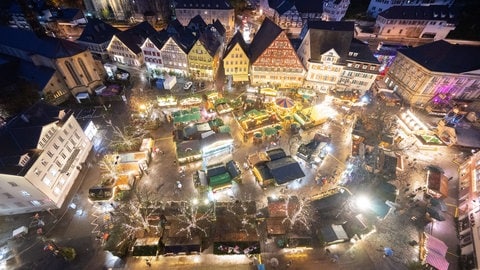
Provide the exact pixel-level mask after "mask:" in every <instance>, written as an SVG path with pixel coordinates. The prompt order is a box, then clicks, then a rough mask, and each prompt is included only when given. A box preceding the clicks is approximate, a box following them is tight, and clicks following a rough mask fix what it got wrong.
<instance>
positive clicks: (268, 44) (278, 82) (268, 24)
mask: <svg viewBox="0 0 480 270" xmlns="http://www.w3.org/2000/svg"><path fill="white" fill-rule="evenodd" d="M250 63H251V67H250V73H251V76H250V83H251V84H252V85H267V84H270V85H272V86H276V87H280V88H287V87H288V88H290V87H300V86H302V84H303V79H304V77H305V68H304V66H303V64H302V62H301V61H300V59H299V58H298V56H297V54H296V52H295V49H294V48H293V46H292V44H291V43H290V40H289V39H288V37H287V34H286V33H285V32H284V31H283V30H282V28H280V27H279V26H278V25H276V24H275V23H274V22H273V21H272V20H270V19H268V18H265V20H264V21H263V23H262V25H261V26H260V29H259V30H258V32H257V34H256V35H255V37H254V38H253V41H252V43H251V44H250Z"/></svg>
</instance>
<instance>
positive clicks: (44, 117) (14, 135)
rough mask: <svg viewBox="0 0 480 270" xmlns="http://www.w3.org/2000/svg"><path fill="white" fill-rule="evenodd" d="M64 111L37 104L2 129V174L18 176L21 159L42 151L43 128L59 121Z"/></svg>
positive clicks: (0, 152) (0, 168) (0, 131)
mask: <svg viewBox="0 0 480 270" xmlns="http://www.w3.org/2000/svg"><path fill="white" fill-rule="evenodd" d="M61 110H62V109H61V108H59V107H55V106H52V105H48V104H46V103H44V102H37V103H36V104H35V105H33V106H32V107H30V108H29V109H27V110H26V111H25V112H24V113H22V114H20V115H18V116H16V117H15V118H13V119H12V120H10V121H9V122H8V123H7V124H6V125H5V126H3V127H1V128H0V149H2V151H0V172H4V173H12V174H18V173H20V172H21V171H22V167H20V166H18V165H17V164H18V162H19V160H20V157H21V156H22V155H24V154H25V153H30V155H31V156H32V155H33V154H34V153H36V152H38V151H40V150H38V149H37V144H38V140H39V138H40V133H41V131H42V128H43V126H45V125H48V124H51V123H54V122H57V121H59V120H60V119H59V118H58V116H59V112H60V111H61Z"/></svg>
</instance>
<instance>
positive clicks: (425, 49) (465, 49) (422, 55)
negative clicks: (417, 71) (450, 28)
mask: <svg viewBox="0 0 480 270" xmlns="http://www.w3.org/2000/svg"><path fill="white" fill-rule="evenodd" d="M398 52H400V53H402V54H403V55H405V56H407V57H408V58H410V59H412V60H413V61H415V62H417V63H418V64H420V65H422V66H423V67H425V68H426V69H428V70H430V71H434V72H445V73H455V74H460V73H464V72H469V71H474V70H478V69H480V46H472V45H460V44H451V43H449V42H447V41H444V40H439V41H435V42H432V43H427V44H425V45H421V46H418V47H414V48H408V49H400V50H398Z"/></svg>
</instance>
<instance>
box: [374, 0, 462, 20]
mask: <svg viewBox="0 0 480 270" xmlns="http://www.w3.org/2000/svg"><path fill="white" fill-rule="evenodd" d="M454 2H455V0H429V1H424V0H370V4H369V5H368V9H367V15H369V16H371V17H373V18H376V17H377V16H378V14H379V13H381V12H382V11H385V10H387V9H389V8H391V7H393V6H433V5H447V6H451V5H453V3H454Z"/></svg>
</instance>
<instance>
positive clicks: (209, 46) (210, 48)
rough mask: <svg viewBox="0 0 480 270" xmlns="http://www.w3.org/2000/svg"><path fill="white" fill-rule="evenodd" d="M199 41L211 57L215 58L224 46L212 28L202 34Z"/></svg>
mask: <svg viewBox="0 0 480 270" xmlns="http://www.w3.org/2000/svg"><path fill="white" fill-rule="evenodd" d="M198 40H199V41H200V42H201V43H202V45H203V46H204V47H205V49H206V50H207V52H208V53H209V54H210V56H214V55H215V54H216V53H217V51H218V48H219V47H220V46H221V45H222V43H221V42H220V40H219V39H218V37H217V36H216V35H215V33H214V32H213V31H212V29H210V28H206V29H205V31H203V32H202V33H201V34H200V36H199V37H198Z"/></svg>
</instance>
